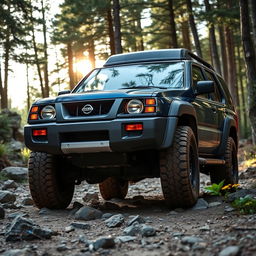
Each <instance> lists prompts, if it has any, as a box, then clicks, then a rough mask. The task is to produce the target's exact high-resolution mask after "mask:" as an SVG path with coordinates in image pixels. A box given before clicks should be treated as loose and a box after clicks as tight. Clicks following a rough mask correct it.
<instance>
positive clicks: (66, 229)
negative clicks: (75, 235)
mask: <svg viewBox="0 0 256 256" xmlns="http://www.w3.org/2000/svg"><path fill="white" fill-rule="evenodd" d="M74 230H75V228H74V227H72V226H67V227H65V232H66V233H70V232H72V231H74Z"/></svg>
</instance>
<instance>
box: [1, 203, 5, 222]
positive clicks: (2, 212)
mask: <svg viewBox="0 0 256 256" xmlns="http://www.w3.org/2000/svg"><path fill="white" fill-rule="evenodd" d="M4 217H5V210H4V208H3V207H2V206H1V205H0V219H4Z"/></svg>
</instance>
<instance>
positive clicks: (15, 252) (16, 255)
mask: <svg viewBox="0 0 256 256" xmlns="http://www.w3.org/2000/svg"><path fill="white" fill-rule="evenodd" d="M1 255H2V256H37V255H38V254H37V253H36V251H34V250H31V249H30V248H24V249H12V250H8V251H6V252H4V253H3V254H1Z"/></svg>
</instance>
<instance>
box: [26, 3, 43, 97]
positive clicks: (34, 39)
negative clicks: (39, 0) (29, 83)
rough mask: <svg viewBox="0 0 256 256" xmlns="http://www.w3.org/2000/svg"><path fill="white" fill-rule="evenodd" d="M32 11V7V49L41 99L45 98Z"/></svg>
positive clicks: (31, 11) (31, 12)
mask: <svg viewBox="0 0 256 256" xmlns="http://www.w3.org/2000/svg"><path fill="white" fill-rule="evenodd" d="M33 19H34V18H33V10H32V6H31V9H30V23H31V30H32V31H31V32H32V43H33V48H34V53H35V62H36V67H37V73H38V77H39V81H40V88H41V94H42V97H43V98H45V97H46V95H45V91H44V84H43V78H42V74H41V69H40V62H39V58H38V49H37V46H36V37H35V28H34V20H33Z"/></svg>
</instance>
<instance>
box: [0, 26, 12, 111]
mask: <svg viewBox="0 0 256 256" xmlns="http://www.w3.org/2000/svg"><path fill="white" fill-rule="evenodd" d="M10 48H11V46H10V30H9V28H7V31H6V41H5V42H4V86H3V95H2V100H1V108H2V109H4V108H8V75H9V60H10Z"/></svg>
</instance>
